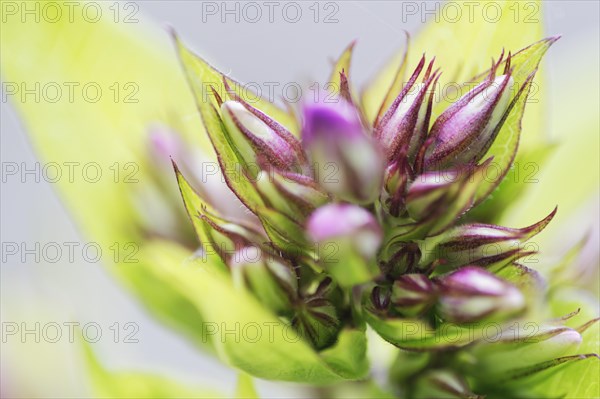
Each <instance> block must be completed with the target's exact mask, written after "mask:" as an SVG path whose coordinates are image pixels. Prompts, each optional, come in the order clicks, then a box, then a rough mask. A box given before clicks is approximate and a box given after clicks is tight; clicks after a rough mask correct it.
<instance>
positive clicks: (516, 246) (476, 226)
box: [433, 209, 556, 267]
mask: <svg viewBox="0 0 600 399" xmlns="http://www.w3.org/2000/svg"><path fill="white" fill-rule="evenodd" d="M555 214H556V209H555V210H554V211H552V213H550V214H549V215H548V216H546V217H545V218H544V219H542V220H541V221H539V222H537V223H535V224H533V225H531V226H528V227H525V228H522V229H513V228H508V227H502V226H495V225H491V224H481V223H473V224H465V225H462V226H458V227H456V228H454V229H452V230H450V231H448V232H447V233H445V234H444V235H443V238H442V240H441V241H440V242H439V243H438V244H437V246H436V248H435V249H434V250H433V253H434V254H435V257H436V258H439V259H443V260H444V265H445V267H459V266H463V265H467V264H470V265H477V266H491V265H495V264H498V263H499V262H506V261H508V260H515V259H517V258H520V257H523V256H525V255H529V254H531V252H526V251H523V243H524V242H525V241H527V240H529V239H530V238H531V237H533V236H535V235H536V234H537V233H539V232H540V231H542V230H543V229H544V227H546V226H547V225H548V223H550V221H551V220H552V218H553V217H554V215H555Z"/></svg>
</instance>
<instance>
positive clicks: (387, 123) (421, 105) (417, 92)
mask: <svg viewBox="0 0 600 399" xmlns="http://www.w3.org/2000/svg"><path fill="white" fill-rule="evenodd" d="M424 65H425V58H422V59H421V62H420V63H419V65H418V66H417V68H416V69H415V71H414V72H413V75H412V76H411V78H410V79H409V81H408V83H407V84H406V85H405V86H404V88H403V89H402V91H401V92H400V94H399V95H398V97H397V98H396V100H395V101H394V102H393V103H392V104H391V105H390V108H389V109H388V110H387V112H386V113H385V115H384V116H383V118H382V119H381V121H380V122H379V123H378V124H377V127H376V129H375V132H374V137H375V138H376V139H377V140H378V141H379V143H380V144H381V145H382V147H383V148H384V149H385V152H386V155H387V158H388V161H390V160H395V159H398V155H399V153H400V152H404V153H405V156H407V157H408V158H409V159H413V158H414V156H415V155H416V153H417V151H418V149H419V147H420V146H421V144H422V143H423V141H424V140H425V136H426V135H427V130H428V129H429V118H430V116H431V106H432V100H433V95H430V96H429V99H428V100H426V98H427V96H426V94H427V91H428V90H429V87H430V85H431V83H432V82H433V81H434V80H435V79H436V76H438V75H437V74H436V73H433V75H432V74H431V68H432V66H433V63H431V64H429V68H428V69H427V71H426V73H425V76H424V78H423V83H415V82H416V80H417V78H418V76H419V74H420V73H421V71H422V69H423V67H424ZM432 94H433V93H432Z"/></svg>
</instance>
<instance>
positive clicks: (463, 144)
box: [425, 74, 514, 170]
mask: <svg viewBox="0 0 600 399" xmlns="http://www.w3.org/2000/svg"><path fill="white" fill-rule="evenodd" d="M513 84H514V80H513V78H512V77H511V76H510V74H505V75H501V76H498V77H497V78H495V79H493V80H492V79H491V78H490V79H487V80H486V81H484V82H483V83H481V84H479V85H478V86H477V87H475V88H474V89H473V90H471V91H470V92H468V93H467V94H465V95H464V96H463V97H462V98H461V99H460V100H458V102H456V103H455V104H453V105H452V106H450V107H449V108H448V109H446V111H444V113H442V114H441V115H440V116H439V117H438V118H437V120H436V121H435V123H434V124H433V127H432V128H431V131H430V133H429V137H430V138H431V140H432V143H431V145H429V147H428V148H427V150H426V152H425V170H433V169H435V170H439V169H444V168H447V167H449V166H454V165H460V164H467V163H473V162H477V161H479V160H480V159H481V158H482V157H483V156H484V155H485V152H486V151H487V150H488V149H489V147H490V145H491V144H492V142H493V140H494V139H495V137H496V134H497V132H498V129H499V127H500V126H501V124H502V123H503V117H504V114H505V112H506V111H507V109H508V108H509V105H510V97H511V88H512V86H513Z"/></svg>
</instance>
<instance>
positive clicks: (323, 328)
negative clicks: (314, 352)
mask: <svg viewBox="0 0 600 399" xmlns="http://www.w3.org/2000/svg"><path fill="white" fill-rule="evenodd" d="M292 326H293V327H294V328H295V329H296V331H297V332H298V334H299V335H300V336H301V337H302V338H304V339H305V340H306V341H308V342H310V343H311V344H312V346H313V347H314V348H315V349H323V348H325V347H327V346H329V345H331V344H333V343H334V342H335V339H336V337H337V334H338V331H339V329H340V326H341V323H340V320H339V318H338V316H337V313H336V310H335V307H334V306H333V305H332V304H331V302H329V301H328V300H327V299H324V298H321V297H318V296H317V297H313V298H309V299H308V300H306V301H305V302H303V303H302V304H301V305H300V307H299V308H298V309H297V311H296V315H295V316H294V319H293V320H292Z"/></svg>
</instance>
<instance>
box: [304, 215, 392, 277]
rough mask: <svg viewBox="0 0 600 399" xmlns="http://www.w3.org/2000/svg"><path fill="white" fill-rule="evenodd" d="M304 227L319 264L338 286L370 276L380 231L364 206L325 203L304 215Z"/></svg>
mask: <svg viewBox="0 0 600 399" xmlns="http://www.w3.org/2000/svg"><path fill="white" fill-rule="evenodd" d="M306 231H307V234H308V236H309V237H310V239H311V240H312V241H313V242H314V243H315V244H317V245H318V249H319V254H320V255H321V257H322V263H323V267H324V268H325V269H326V270H328V271H329V272H330V273H331V274H332V275H333V277H334V278H335V279H336V280H337V281H338V283H339V284H340V285H342V286H351V285H355V284H360V283H363V282H365V281H368V280H370V279H371V278H372V277H373V276H374V275H375V274H376V273H377V270H374V267H373V265H371V263H372V262H371V260H372V259H373V258H374V257H375V255H376V253H377V250H378V248H379V245H380V244H381V240H382V238H383V232H382V230H381V227H380V226H379V224H378V223H377V221H376V220H375V217H374V216H373V215H372V214H371V213H370V212H368V211H367V210H366V209H364V208H361V207H359V206H356V205H350V204H329V205H325V206H323V207H321V208H319V209H317V210H316V211H315V212H314V213H313V214H312V215H311V216H310V217H309V219H308V222H307V224H306Z"/></svg>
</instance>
